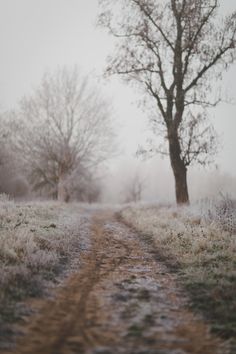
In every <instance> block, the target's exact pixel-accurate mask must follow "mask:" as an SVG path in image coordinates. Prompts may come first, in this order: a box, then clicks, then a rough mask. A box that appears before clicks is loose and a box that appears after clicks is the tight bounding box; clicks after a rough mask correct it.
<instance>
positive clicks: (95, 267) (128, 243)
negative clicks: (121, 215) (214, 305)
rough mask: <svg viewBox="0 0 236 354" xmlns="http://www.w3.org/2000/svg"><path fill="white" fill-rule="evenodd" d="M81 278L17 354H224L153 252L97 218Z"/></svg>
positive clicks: (110, 220)
mask: <svg viewBox="0 0 236 354" xmlns="http://www.w3.org/2000/svg"><path fill="white" fill-rule="evenodd" d="M91 243H92V246H91V249H90V250H89V251H87V252H85V253H84V255H83V257H82V261H81V265H80V270H79V271H78V273H76V274H74V275H72V276H71V277H70V278H69V279H67V281H66V282H65V283H64V285H63V286H62V287H61V288H60V289H59V290H58V293H57V295H56V297H55V298H54V299H51V300H47V301H44V302H42V304H41V306H40V308H41V309H40V312H39V314H38V315H36V316H34V317H33V318H32V319H31V321H30V324H29V325H28V326H27V328H25V329H24V331H25V336H23V337H21V338H20V339H19V341H18V343H17V347H16V349H15V351H14V353H15V354H26V353H27V354H72V353H81V354H82V353H86V354H95V353H96V354H98V353H100V354H119V353H124V354H154V353H155V354H184V353H191V354H197V353H199V354H217V353H219V354H222V353H224V354H225V353H227V351H226V349H225V348H223V347H221V343H220V342H219V341H218V339H216V338H213V337H212V336H210V335H209V331H208V328H207V326H206V325H205V324H204V323H203V322H202V321H201V320H200V319H197V318H196V317H194V315H193V314H192V313H191V312H190V311H189V310H187V308H186V306H185V305H186V299H185V297H184V295H183V293H182V291H181V290H180V289H179V288H178V286H177V285H176V280H175V277H174V275H172V274H170V273H168V270H167V268H166V267H165V266H164V265H163V264H162V263H158V262H157V261H156V260H155V259H154V257H153V253H152V249H151V246H150V245H148V244H144V243H143V241H141V240H140V239H139V237H138V235H137V234H135V233H134V232H132V231H131V230H129V229H128V228H127V227H126V226H125V225H123V224H122V223H120V222H119V221H117V220H116V219H115V217H114V216H113V215H112V213H105V212H100V213H96V215H95V216H94V220H93V227H92V240H91Z"/></svg>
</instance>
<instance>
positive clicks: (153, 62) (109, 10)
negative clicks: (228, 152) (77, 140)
mask: <svg viewBox="0 0 236 354" xmlns="http://www.w3.org/2000/svg"><path fill="white" fill-rule="evenodd" d="M100 3H101V8H102V11H101V15H100V19H99V23H100V24H101V25H102V26H105V27H106V28H108V29H109V31H110V33H111V34H112V35H114V36H115V37H116V38H117V47H116V50H115V53H114V55H113V56H111V57H110V58H109V63H108V68H107V73H108V74H119V75H123V77H124V78H125V79H126V80H128V81H129V82H133V83H136V84H138V86H139V87H140V88H141V89H142V91H143V92H144V93H145V95H146V97H150V98H151V102H152V103H153V105H154V107H155V111H156V113H155V116H154V117H152V122H153V124H154V125H153V126H154V128H155V129H156V130H157V125H158V126H159V125H161V127H162V130H163V127H164V132H163V136H164V137H165V139H166V141H167V146H168V149H167V151H168V155H169V157H170V162H171V166H172V170H173V174H174V178H175V190H176V200H177V203H178V204H182V203H188V202H189V195H188V186H187V168H188V166H189V165H190V164H192V163H193V162H198V163H200V164H206V163H207V162H208V160H209V158H210V157H211V153H214V152H215V149H216V139H215V134H214V130H213V128H212V127H211V126H210V125H209V124H208V122H207V116H206V111H205V109H206V108H207V107H209V106H212V105H213V106H214V105H216V104H217V103H218V102H219V99H218V98H217V99H213V97H212V95H211V94H210V93H211V92H212V87H213V83H214V82H215V80H216V79H219V78H221V75H222V72H223V71H224V70H225V69H227V68H228V67H229V65H230V64H232V63H233V62H234V60H235V33H236V12H234V13H233V14H231V15H230V16H227V17H226V18H224V19H220V18H219V16H217V13H218V10H219V1H218V0H162V1H158V0H120V1H119V2H117V1H115V0H100ZM202 123H203V124H202ZM158 131H159V128H158ZM157 151H158V152H161V153H163V151H162V149H161V151H160V149H157ZM164 153H165V151H164Z"/></svg>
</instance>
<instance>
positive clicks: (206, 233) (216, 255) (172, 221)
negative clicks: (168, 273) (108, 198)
mask: <svg viewBox="0 0 236 354" xmlns="http://www.w3.org/2000/svg"><path fill="white" fill-rule="evenodd" d="M121 217H122V218H123V220H124V221H125V222H126V223H128V224H129V225H131V226H133V227H134V228H135V229H136V230H138V231H139V232H140V234H141V235H142V236H143V237H144V238H145V239H146V240H148V241H149V242H152V243H153V247H154V248H155V249H156V250H157V252H158V254H159V255H160V257H162V258H163V259H164V261H165V262H166V263H167V264H169V266H170V267H171V268H172V270H176V271H177V272H178V274H179V276H180V278H179V279H180V280H181V282H182V283H183V285H184V287H186V289H187V290H188V292H189V294H190V295H191V299H192V301H193V306H194V309H198V310H201V311H202V313H203V314H204V316H205V317H206V318H207V319H208V320H209V321H210V324H211V327H212V329H213V330H214V331H216V332H217V333H218V334H220V335H221V336H223V337H224V338H226V339H229V340H231V341H232V346H235V342H233V338H236V296H235V294H236V228H235V226H236V223H235V217H236V205H235V202H234V201H231V200H229V199H225V200H220V201H207V202H204V203H202V204H201V205H198V206H196V207H191V208H190V207H182V208H174V207H170V206H169V207H168V206H163V207H161V206H155V205H154V206H147V205H144V206H135V205H134V206H129V207H127V208H125V209H124V210H123V211H122V212H121Z"/></svg>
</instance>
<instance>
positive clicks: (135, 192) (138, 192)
mask: <svg viewBox="0 0 236 354" xmlns="http://www.w3.org/2000/svg"><path fill="white" fill-rule="evenodd" d="M143 189H144V180H143V179H141V177H140V175H139V174H138V173H136V174H135V176H133V177H132V178H131V179H129V180H128V181H127V183H126V186H125V190H124V193H125V203H131V202H135V203H137V202H139V201H140V200H141V198H142V193H143Z"/></svg>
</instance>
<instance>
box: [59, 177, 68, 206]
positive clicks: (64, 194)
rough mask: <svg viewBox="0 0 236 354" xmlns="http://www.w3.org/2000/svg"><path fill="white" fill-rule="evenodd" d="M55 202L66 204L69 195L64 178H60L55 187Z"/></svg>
mask: <svg viewBox="0 0 236 354" xmlns="http://www.w3.org/2000/svg"><path fill="white" fill-rule="evenodd" d="M57 200H58V201H60V202H68V201H69V195H68V191H67V188H66V183H65V178H64V176H60V178H59V181H58V187H57Z"/></svg>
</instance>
